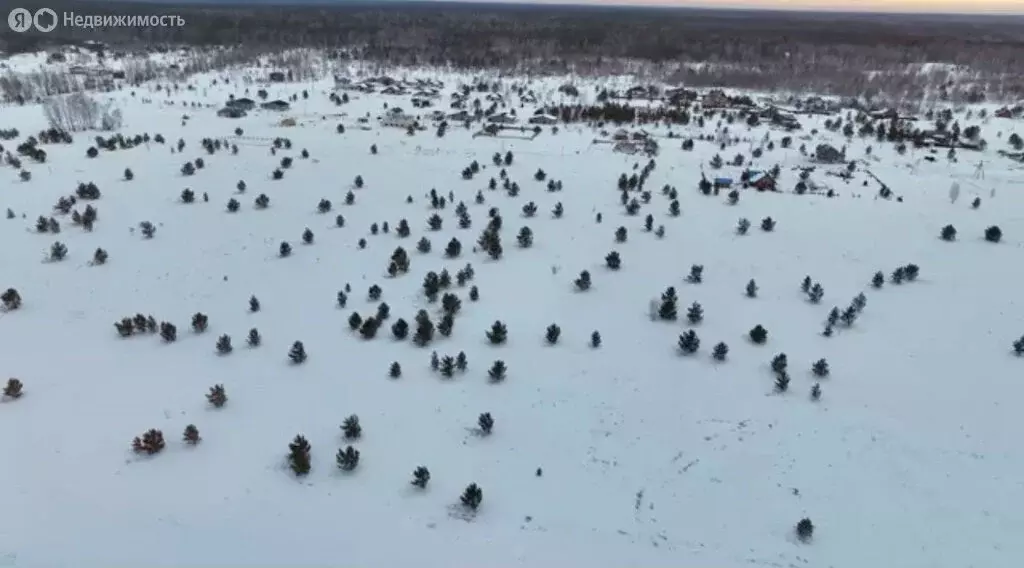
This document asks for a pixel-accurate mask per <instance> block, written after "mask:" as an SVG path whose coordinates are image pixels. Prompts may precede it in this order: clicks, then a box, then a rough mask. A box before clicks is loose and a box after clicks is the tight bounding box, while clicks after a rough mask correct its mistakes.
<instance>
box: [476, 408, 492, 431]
mask: <svg viewBox="0 0 1024 568" xmlns="http://www.w3.org/2000/svg"><path fill="white" fill-rule="evenodd" d="M476 423H477V425H478V426H479V427H480V433H481V434H483V435H484V436H486V435H488V434H490V433H491V430H492V429H493V428H494V418H493V417H491V413H490V412H484V413H483V414H481V415H480V416H479V417H478V418H477V421H476Z"/></svg>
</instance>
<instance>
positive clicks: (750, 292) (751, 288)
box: [747, 278, 757, 298]
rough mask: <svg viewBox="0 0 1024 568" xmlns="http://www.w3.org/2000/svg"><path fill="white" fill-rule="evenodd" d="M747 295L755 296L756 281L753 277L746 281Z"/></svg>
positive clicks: (749, 296)
mask: <svg viewBox="0 0 1024 568" xmlns="http://www.w3.org/2000/svg"><path fill="white" fill-rule="evenodd" d="M747 297H748V298H756V297H757V282H755V281H754V279H753V278H751V279H750V282H747Z"/></svg>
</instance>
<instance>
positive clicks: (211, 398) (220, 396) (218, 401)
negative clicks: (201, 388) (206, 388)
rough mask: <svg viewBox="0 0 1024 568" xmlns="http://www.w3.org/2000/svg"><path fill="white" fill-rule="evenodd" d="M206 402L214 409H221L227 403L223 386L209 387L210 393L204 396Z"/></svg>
mask: <svg viewBox="0 0 1024 568" xmlns="http://www.w3.org/2000/svg"><path fill="white" fill-rule="evenodd" d="M206 400H207V401H208V402H209V403H210V405H212V406H213V407H214V408H223V407H224V405H225V404H227V403H228V395H227V392H225V390H224V385H213V386H212V387H210V392H209V393H208V394H207V395H206Z"/></svg>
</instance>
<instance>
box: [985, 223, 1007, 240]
mask: <svg viewBox="0 0 1024 568" xmlns="http://www.w3.org/2000/svg"><path fill="white" fill-rule="evenodd" d="M1002 239H1003V230H1002V229H1000V228H999V227H997V226H996V225H992V226H991V227H989V228H987V229H985V240H986V241H988V242H990V243H998V242H999V241H1001V240H1002Z"/></svg>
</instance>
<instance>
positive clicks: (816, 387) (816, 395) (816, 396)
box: [811, 383, 821, 402]
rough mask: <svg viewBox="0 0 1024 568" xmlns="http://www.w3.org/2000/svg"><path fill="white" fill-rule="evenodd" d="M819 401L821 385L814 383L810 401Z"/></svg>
mask: <svg viewBox="0 0 1024 568" xmlns="http://www.w3.org/2000/svg"><path fill="white" fill-rule="evenodd" d="M819 399H821V385H820V384H818V383H814V386H812V387H811V400H813V401H815V402H817V401H818V400H819Z"/></svg>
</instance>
